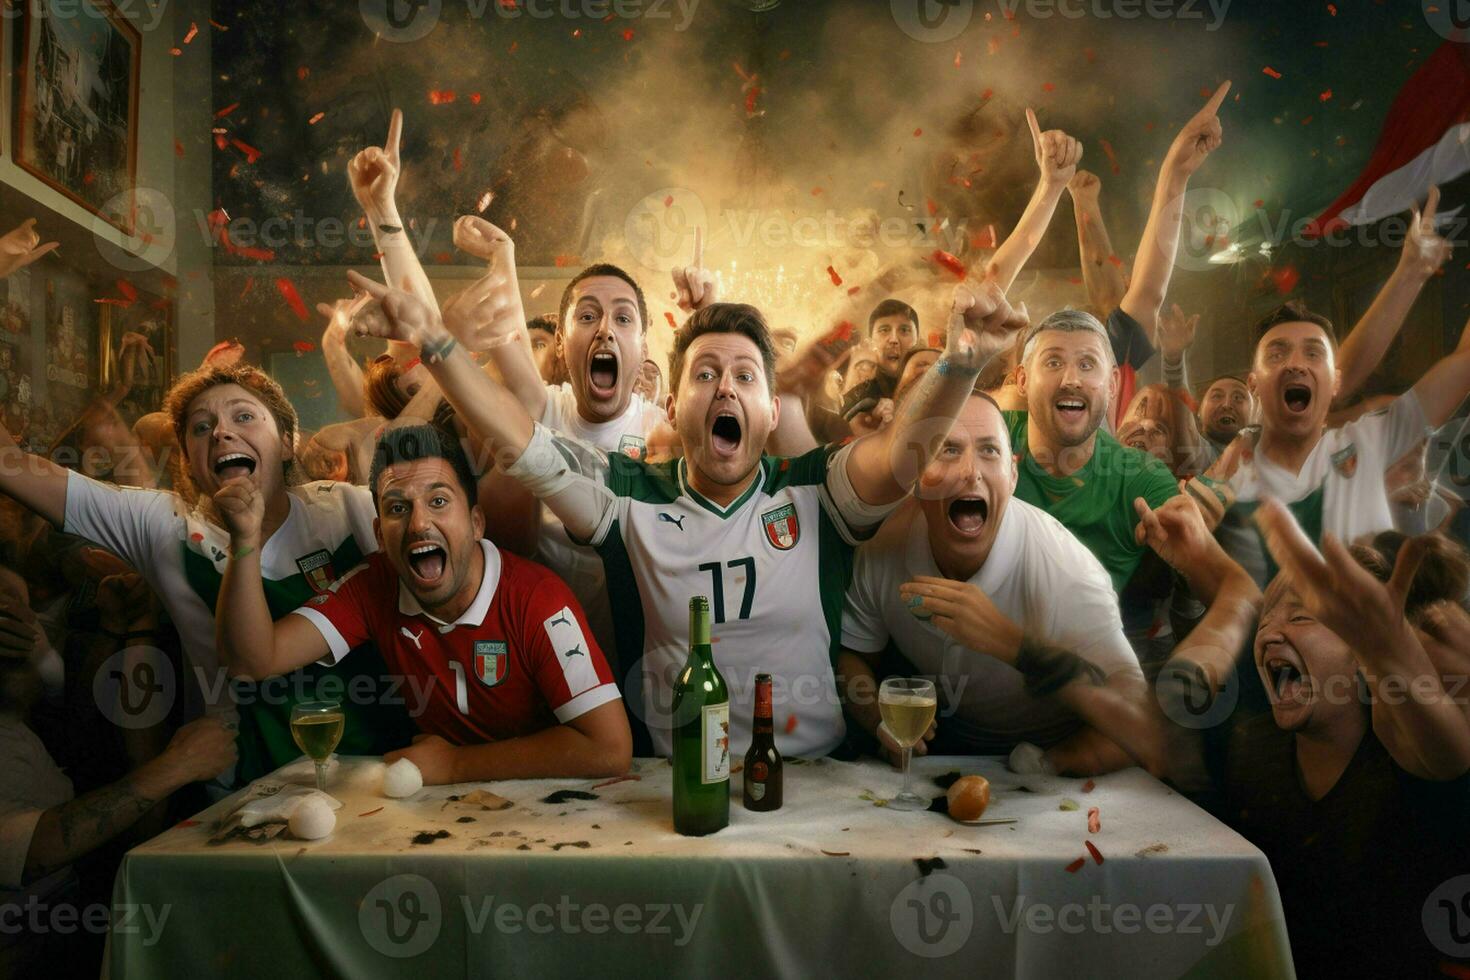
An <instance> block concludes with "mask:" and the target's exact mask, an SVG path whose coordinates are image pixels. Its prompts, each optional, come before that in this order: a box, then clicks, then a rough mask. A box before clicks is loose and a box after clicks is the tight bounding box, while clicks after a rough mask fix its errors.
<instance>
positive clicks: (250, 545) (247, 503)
mask: <svg viewBox="0 0 1470 980" xmlns="http://www.w3.org/2000/svg"><path fill="white" fill-rule="evenodd" d="M214 507H215V510H216V511H217V512H218V514H219V516H220V520H221V521H222V522H223V523H224V525H225V530H227V531H229V532H230V555H229V561H228V563H227V564H226V565H225V574H224V578H223V580H222V581H221V582H220V590H219V599H218V600H217V602H216V604H215V616H214V639H215V647H216V648H217V650H218V652H219V660H220V663H221V664H223V665H224V668H225V670H226V671H227V672H228V673H229V674H230V676H231V677H244V678H248V679H250V680H262V679H264V678H267V677H276V676H278V675H280V674H288V673H290V672H291V671H293V670H296V669H297V668H300V667H305V666H306V665H307V664H310V663H314V662H316V661H318V660H320V659H321V658H323V657H325V656H327V655H328V654H329V653H331V648H330V647H329V646H328V645H327V641H326V638H325V637H323V636H322V634H321V632H320V631H319V630H318V629H317V628H316V627H315V626H313V625H312V624H311V623H310V622H309V621H308V620H306V619H303V618H302V617H300V616H282V617H281V619H280V621H279V622H272V621H271V611H270V606H268V605H267V604H266V600H265V584H264V582H262V580H261V573H260V547H261V544H262V540H261V535H260V526H261V522H262V521H263V520H264V519H265V497H264V495H262V494H261V492H260V490H259V489H257V488H256V486H255V485H254V484H252V483H251V482H250V481H249V480H247V479H245V478H244V477H238V478H236V479H233V480H227V481H225V484H224V486H222V487H220V488H219V490H218V491H216V492H215V495H214Z"/></svg>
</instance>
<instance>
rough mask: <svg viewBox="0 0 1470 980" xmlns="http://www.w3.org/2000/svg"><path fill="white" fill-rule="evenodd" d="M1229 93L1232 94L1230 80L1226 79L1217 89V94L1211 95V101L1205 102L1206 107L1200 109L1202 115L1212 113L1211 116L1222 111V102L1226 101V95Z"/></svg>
mask: <svg viewBox="0 0 1470 980" xmlns="http://www.w3.org/2000/svg"><path fill="white" fill-rule="evenodd" d="M1229 94H1230V81H1229V80H1228V79H1227V80H1225V81H1223V82H1221V83H1220V87H1219V88H1217V89H1215V94H1214V95H1212V96H1210V101H1208V102H1206V103H1205V107H1204V108H1203V109H1201V110H1200V113H1201V115H1211V116H1213V115H1214V114H1215V113H1217V112H1219V111H1220V103H1222V102H1224V101H1225V96H1227V95H1229Z"/></svg>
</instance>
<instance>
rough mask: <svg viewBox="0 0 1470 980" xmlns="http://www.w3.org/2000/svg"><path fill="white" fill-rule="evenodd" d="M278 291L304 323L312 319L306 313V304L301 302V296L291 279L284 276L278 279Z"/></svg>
mask: <svg viewBox="0 0 1470 980" xmlns="http://www.w3.org/2000/svg"><path fill="white" fill-rule="evenodd" d="M276 290H277V291H278V292H280V294H281V297H282V298H283V299H285V301H286V305H288V306H290V307H291V311H292V312H293V313H295V314H296V316H297V318H298V319H300V320H301V322H302V323H305V322H306V321H307V320H309V319H310V317H309V316H308V315H307V312H306V304H305V303H303V302H301V294H300V293H298V292H297V291H296V286H295V285H294V284H293V283H292V282H291V280H290V279H287V278H285V277H284V276H283V277H281V278H279V279H277V280H276Z"/></svg>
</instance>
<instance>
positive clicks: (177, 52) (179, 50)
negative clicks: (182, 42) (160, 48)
mask: <svg viewBox="0 0 1470 980" xmlns="http://www.w3.org/2000/svg"><path fill="white" fill-rule="evenodd" d="M168 53H169V54H171V55H173V56H174V57H175V58H177V57H178V56H179V55H181V54H183V53H184V49H183V48H169V49H168Z"/></svg>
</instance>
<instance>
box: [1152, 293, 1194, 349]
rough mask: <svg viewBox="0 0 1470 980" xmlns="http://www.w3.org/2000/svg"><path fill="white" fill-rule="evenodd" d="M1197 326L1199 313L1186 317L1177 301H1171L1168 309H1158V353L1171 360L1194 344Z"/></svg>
mask: <svg viewBox="0 0 1470 980" xmlns="http://www.w3.org/2000/svg"><path fill="white" fill-rule="evenodd" d="M1198 327H1199V314H1198V313H1196V314H1194V315H1193V316H1188V317H1186V316H1185V315H1184V311H1183V310H1181V309H1180V308H1179V304H1178V303H1171V304H1170V305H1169V309H1168V310H1160V311H1159V329H1158V344H1159V353H1161V354H1163V355H1164V356H1165V357H1167V358H1169V360H1171V361H1173V360H1175V359H1176V358H1178V357H1180V356H1182V355H1183V354H1184V352H1185V351H1187V350H1189V348H1190V347H1191V346H1193V345H1194V335H1195V331H1196V329H1197V328H1198Z"/></svg>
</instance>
